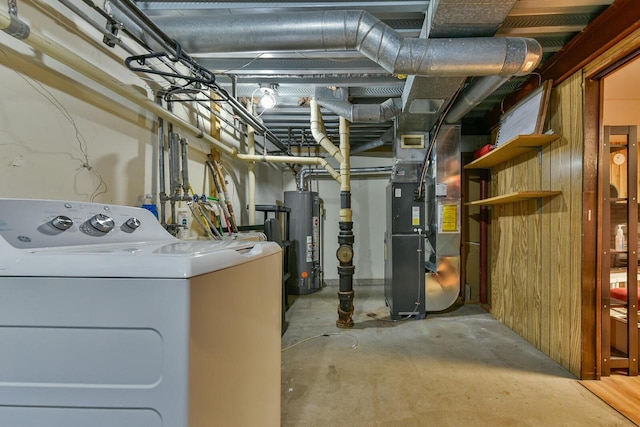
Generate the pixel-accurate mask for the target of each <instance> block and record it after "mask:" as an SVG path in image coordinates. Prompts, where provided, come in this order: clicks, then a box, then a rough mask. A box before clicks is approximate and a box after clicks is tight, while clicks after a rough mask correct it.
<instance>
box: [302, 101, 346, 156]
mask: <svg viewBox="0 0 640 427" xmlns="http://www.w3.org/2000/svg"><path fill="white" fill-rule="evenodd" d="M310 106H311V135H313V139H315V140H316V142H317V143H318V144H320V145H321V146H322V148H324V149H325V150H327V153H329V155H330V156H332V157H334V158H335V159H336V160H337V161H338V162H339V163H342V162H343V161H344V157H343V156H342V154H341V153H340V149H339V148H338V147H336V146H335V144H334V143H333V142H331V141H330V140H329V138H328V137H327V135H326V133H325V131H324V123H323V122H322V113H320V106H319V105H318V103H317V102H316V100H315V98H311V104H310Z"/></svg>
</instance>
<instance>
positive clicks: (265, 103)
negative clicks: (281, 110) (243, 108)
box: [260, 93, 276, 110]
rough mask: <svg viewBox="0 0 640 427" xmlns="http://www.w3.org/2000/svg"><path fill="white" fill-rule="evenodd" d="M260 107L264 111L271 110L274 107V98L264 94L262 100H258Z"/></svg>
mask: <svg viewBox="0 0 640 427" xmlns="http://www.w3.org/2000/svg"><path fill="white" fill-rule="evenodd" d="M260 106H261V107H262V108H264V109H265V110H268V109H270V108H273V107H275V106H276V97H275V96H273V95H271V94H270V93H265V94H264V95H263V96H262V98H260Z"/></svg>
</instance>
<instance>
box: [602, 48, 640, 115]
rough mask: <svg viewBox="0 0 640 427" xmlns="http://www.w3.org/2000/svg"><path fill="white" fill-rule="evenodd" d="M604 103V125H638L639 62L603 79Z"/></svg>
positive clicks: (639, 105)
mask: <svg viewBox="0 0 640 427" xmlns="http://www.w3.org/2000/svg"><path fill="white" fill-rule="evenodd" d="M604 101H605V102H604V107H603V121H604V124H605V125H612V126H615V125H618V126H626V125H640V102H639V101H640V60H635V61H632V62H630V63H629V64H627V65H625V66H624V67H622V68H620V69H619V70H616V71H615V72H614V73H612V74H611V75H609V76H607V77H606V78H605V79H604Z"/></svg>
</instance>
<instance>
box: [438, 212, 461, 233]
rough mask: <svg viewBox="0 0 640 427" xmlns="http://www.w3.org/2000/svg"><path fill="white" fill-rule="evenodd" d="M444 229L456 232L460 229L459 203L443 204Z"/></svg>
mask: <svg viewBox="0 0 640 427" xmlns="http://www.w3.org/2000/svg"><path fill="white" fill-rule="evenodd" d="M441 221H442V231H443V232H444V233H456V232H457V231H458V205H442V217H441Z"/></svg>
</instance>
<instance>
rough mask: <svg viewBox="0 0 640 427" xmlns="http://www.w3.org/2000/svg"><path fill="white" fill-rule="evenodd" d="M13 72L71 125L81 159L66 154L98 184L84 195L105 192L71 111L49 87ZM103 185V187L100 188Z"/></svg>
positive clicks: (102, 181)
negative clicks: (94, 178) (89, 192)
mask: <svg viewBox="0 0 640 427" xmlns="http://www.w3.org/2000/svg"><path fill="white" fill-rule="evenodd" d="M2 53H3V54H4V55H5V56H6V52H4V51H2ZM15 73H16V75H17V76H18V77H20V78H21V79H22V80H24V81H25V82H26V83H27V84H28V85H29V86H31V87H32V88H33V90H35V91H36V92H37V93H38V94H39V95H40V96H42V97H43V98H44V99H46V100H47V101H49V103H50V104H51V105H53V106H54V107H55V108H56V109H57V110H58V111H59V112H60V114H61V115H62V117H64V118H65V119H66V120H67V121H68V122H69V123H70V124H71V126H72V127H73V129H74V136H75V139H76V141H77V142H78V148H79V149H80V153H82V159H79V158H77V157H75V156H73V155H71V154H70V153H66V154H69V156H70V157H71V158H72V159H73V160H76V161H78V162H79V163H80V164H81V168H79V169H78V173H79V172H80V171H82V170H84V169H86V170H87V171H89V172H90V173H91V174H92V175H93V176H95V177H96V178H97V179H98V185H97V186H96V188H95V189H94V190H93V192H92V193H91V194H84V195H85V196H87V197H88V199H89V201H90V202H93V201H95V199H96V197H98V196H100V195H102V194H106V193H107V192H108V191H109V186H108V185H107V183H106V182H105V180H104V179H103V178H102V175H101V174H100V173H99V172H97V171H96V170H95V169H94V166H93V165H92V164H91V162H90V161H89V151H88V147H87V140H86V138H85V137H84V135H83V134H82V132H81V131H80V129H79V128H78V124H77V123H76V121H75V119H74V118H73V116H72V115H71V113H69V110H67V109H66V107H65V106H64V105H63V104H62V102H60V100H58V98H56V96H55V95H54V94H53V93H52V92H51V91H50V90H49V89H47V88H46V87H45V86H44V85H43V84H42V83H40V82H39V81H37V80H33V79H32V78H30V77H27V76H25V75H24V74H21V73H19V72H18V71H15ZM36 85H37V86H36ZM78 173H76V177H77V176H78ZM103 187H104V189H103V190H101V189H102V188H103Z"/></svg>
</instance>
